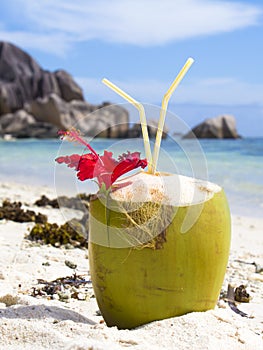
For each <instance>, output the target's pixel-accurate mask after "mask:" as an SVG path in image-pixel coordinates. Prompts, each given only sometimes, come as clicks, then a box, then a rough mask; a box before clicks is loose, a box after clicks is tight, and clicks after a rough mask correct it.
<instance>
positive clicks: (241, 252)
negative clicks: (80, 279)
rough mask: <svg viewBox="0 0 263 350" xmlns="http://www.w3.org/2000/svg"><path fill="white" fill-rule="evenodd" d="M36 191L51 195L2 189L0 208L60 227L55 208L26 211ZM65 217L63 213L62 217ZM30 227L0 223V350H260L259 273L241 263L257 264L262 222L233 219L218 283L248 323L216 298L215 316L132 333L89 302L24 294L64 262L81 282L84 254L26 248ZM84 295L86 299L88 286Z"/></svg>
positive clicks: (261, 255) (63, 272)
mask: <svg viewBox="0 0 263 350" xmlns="http://www.w3.org/2000/svg"><path fill="white" fill-rule="evenodd" d="M44 193H46V194H47V195H48V196H49V197H50V198H54V196H55V194H54V192H53V191H52V190H48V189H47V188H32V187H27V186H24V185H17V184H2V185H0V203H1V201H2V200H3V199H4V198H9V199H11V200H20V201H22V202H23V203H27V205H28V207H29V208H33V209H34V210H35V211H37V212H38V211H39V212H42V213H45V214H47V215H48V217H49V221H51V222H59V223H62V222H64V221H65V217H63V216H62V213H61V211H60V210H58V209H51V208H50V209H49V208H38V207H34V206H33V203H34V201H35V199H38V198H39V197H40V195H41V194H44ZM69 215H70V213H69V212H66V218H68V216H69ZM30 227H32V223H23V224H20V223H14V222H11V221H8V222H7V221H6V220H1V221H0V246H1V254H0V349H19V350H20V349H39V350H41V349H54V350H55V349H72V350H73V349H78V350H84V349H85V350H87V349H107V350H108V349H114V350H115V349H116V350H117V349H127V348H131V349H143V350H147V349H151V350H152V349H183V350H185V349H191V350H192V349H194V350H195V349H200V350H201V349H202V350H203V349H211V350H215V349H217V350H218V349H224V350H228V349H231V350H234V349H235V350H236V349H242V350H244V349H251V350H255V349H262V348H263V346H262V344H263V341H262V332H263V307H262V298H263V283H262V282H263V275H262V273H261V274H259V273H255V266H253V265H251V264H245V263H244V262H247V263H253V262H256V263H258V264H261V265H262V264H263V236H262V228H263V219H254V218H245V217H233V236H232V247H231V255H230V260H229V266H228V269H227V274H226V278H225V281H224V289H226V288H227V285H228V283H231V284H233V285H234V286H239V285H241V284H245V285H247V291H248V292H249V293H250V295H251V296H252V300H251V302H250V303H248V304H244V303H242V304H240V305H239V306H238V307H239V309H240V310H242V311H244V312H246V313H248V315H249V316H251V317H253V318H244V317H241V316H240V315H238V314H236V313H234V312H233V311H232V310H231V309H230V308H229V307H228V306H227V304H226V303H225V302H224V301H222V300H221V301H220V302H219V306H218V307H216V309H215V310H212V311H208V312H201V313H190V314H188V315H185V316H181V317H176V318H171V319H166V320H162V321H156V322H152V323H150V324H147V325H144V326H142V327H139V328H137V329H134V330H118V329H117V328H116V327H112V328H109V327H107V326H106V325H105V323H103V320H102V317H101V316H97V315H96V311H97V310H98V307H97V305H96V300H95V299H94V298H92V297H91V298H90V299H89V300H86V301H81V300H76V299H71V300H70V302H69V303H65V302H61V301H58V300H46V299H44V298H43V297H39V298H34V297H32V296H29V294H30V290H32V287H33V286H35V285H36V284H37V279H40V278H42V279H45V280H48V281H51V280H53V279H55V278H58V277H65V276H69V275H71V274H72V270H71V269H70V268H69V267H67V266H66V265H65V263H64V262H65V260H70V261H73V262H75V263H77V270H76V272H77V273H78V274H82V275H83V276H86V278H88V276H89V267H88V259H87V251H86V250H81V249H71V250H66V249H61V248H54V247H50V246H32V244H30V243H29V242H28V241H27V240H25V239H24V236H25V234H26V232H27V229H28V228H30ZM237 260H239V261H237ZM240 261H243V262H240ZM47 262H48V263H49V266H46V264H45V263H47ZM43 263H44V265H42V264H43ZM87 290H88V293H89V294H90V296H92V294H93V292H92V287H91V286H90V285H88V286H87Z"/></svg>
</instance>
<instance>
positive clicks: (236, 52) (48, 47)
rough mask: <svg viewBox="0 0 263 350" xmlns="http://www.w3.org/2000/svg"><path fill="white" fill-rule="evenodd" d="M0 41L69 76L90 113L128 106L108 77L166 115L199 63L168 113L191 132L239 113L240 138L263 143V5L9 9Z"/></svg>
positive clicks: (12, 4) (2, 10)
mask: <svg viewBox="0 0 263 350" xmlns="http://www.w3.org/2000/svg"><path fill="white" fill-rule="evenodd" d="M0 40H5V41H10V42H12V43H14V44H16V45H18V46H20V47H21V48H22V49H24V50H26V51H27V52H28V53H29V54H31V55H32V56H33V57H34V58H35V59H36V60H37V61H38V63H39V64H40V65H41V66H42V67H43V68H44V69H48V70H51V71H53V70H56V69H60V68H62V69H65V70H67V71H69V72H70V73H71V74H72V75H73V77H74V78H75V79H77V81H78V82H79V84H80V85H81V86H82V88H83V89H84V92H85V97H86V99H87V101H89V102H91V103H100V102H102V101H111V102H114V103H120V102H123V100H122V99H121V98H120V97H118V96H117V95H116V94H115V93H114V92H112V91H111V90H109V89H108V88H107V87H106V86H104V85H103V84H102V83H101V79H102V78H104V77H107V78H108V79H109V80H111V81H112V82H114V83H115V84H117V85H118V86H119V87H121V88H122V89H124V90H125V91H126V92H128V93H129V94H130V95H132V96H133V97H134V98H136V99H138V100H139V101H142V102H146V103H151V104H157V105H160V104H161V100H162V96H163V94H164V93H165V91H166V90H167V89H168V87H169V86H170V84H171V82H172V81H173V79H174V78H175V76H176V75H177V73H178V71H179V70H180V68H181V67H182V66H183V64H184V62H185V61H186V59H187V58H188V57H190V56H191V57H193V58H194V59H195V63H194V65H193V66H192V68H191V69H190V71H189V72H188V74H187V76H186V77H185V78H184V80H183V82H182V83H181V85H180V86H179V88H178V89H177V90H176V92H175V93H174V95H173V96H172V98H171V101H170V110H171V111H173V112H174V113H176V114H178V115H179V116H180V117H181V118H182V119H184V120H185V121H186V122H187V123H189V125H190V126H193V125H195V124H197V123H199V122H200V121H201V120H203V119H204V118H207V117H213V116H216V115H218V114H225V113H231V114H234V115H235V117H236V119H237V126H238V131H239V132H240V134H242V135H245V136H263V68H262V65H263V50H262V41H263V2H262V1H261V0H258V1H256V0H251V1H242V0H239V1H233V0H229V1H227V0H225V1H212V0H162V1H161V0H158V1H157V0H125V1H121V0H111V1H108V0H97V1H91V0H78V1H74V2H73V1H71V0H70V1H69V0H56V1H51V0H45V1H35V0H9V1H6V2H4V1H2V2H1V7H0ZM169 122H170V123H172V122H171V121H169ZM168 124H169V123H168Z"/></svg>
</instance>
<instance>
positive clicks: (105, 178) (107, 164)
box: [56, 130, 147, 189]
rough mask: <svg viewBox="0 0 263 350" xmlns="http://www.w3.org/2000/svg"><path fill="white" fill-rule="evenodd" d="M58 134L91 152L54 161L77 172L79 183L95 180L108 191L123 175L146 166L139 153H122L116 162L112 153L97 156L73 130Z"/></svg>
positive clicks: (106, 152) (145, 161) (105, 152)
mask: <svg viewBox="0 0 263 350" xmlns="http://www.w3.org/2000/svg"><path fill="white" fill-rule="evenodd" d="M59 134H60V135H62V137H68V138H69V139H71V140H73V141H77V142H79V143H81V144H83V145H84V146H86V147H87V148H88V149H89V150H90V151H91V153H86V154H83V155H81V156H80V155H78V154H72V155H71V156H62V157H58V158H57V159H56V162H58V163H59V164H61V163H65V164H67V166H68V167H70V168H74V169H75V170H76V171H77V176H78V179H79V180H81V181H84V180H87V179H93V178H97V179H98V183H99V186H102V184H103V183H104V184H105V186H106V189H108V188H110V186H111V185H112V184H113V183H114V182H115V181H116V180H117V179H118V178H119V177H120V176H122V175H123V174H126V173H127V172H129V171H131V170H133V169H136V168H139V167H141V168H143V169H144V168H145V167H146V166H147V160H146V159H140V153H139V152H133V153H131V152H127V153H124V154H122V155H121V156H119V158H118V160H116V159H114V158H113V157H112V152H108V151H104V155H102V156H99V155H98V154H97V153H96V152H95V151H94V149H93V148H92V147H91V146H90V145H89V144H88V143H87V142H86V141H85V140H83V139H82V138H81V137H80V135H79V133H78V132H77V131H75V130H71V131H65V132H64V131H60V132H59Z"/></svg>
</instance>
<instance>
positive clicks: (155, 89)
mask: <svg viewBox="0 0 263 350" xmlns="http://www.w3.org/2000/svg"><path fill="white" fill-rule="evenodd" d="M77 81H78V83H79V84H80V85H81V86H82V87H83V89H84V92H85V95H86V99H87V100H88V101H90V102H93V103H100V102H101V101H112V102H115V103H123V102H125V100H123V99H122V98H121V97H119V96H118V95H117V94H116V93H115V92H113V91H111V90H110V89H109V88H108V87H106V86H105V85H103V84H102V83H101V82H100V81H99V80H96V79H93V78H77ZM113 83H115V84H116V85H117V86H118V87H120V88H121V89H123V90H124V91H125V92H126V93H128V94H130V95H131V96H132V97H133V98H135V99H137V100H138V101H140V102H145V103H153V104H156V103H159V105H160V104H161V101H162V98H163V95H164V93H165V92H166V91H167V89H168V88H169V86H170V84H171V81H170V82H163V81H155V80H136V81H135V80H133V81H113ZM170 102H171V103H198V104H204V105H209V104H214V105H215V104H216V105H224V106H225V105H229V106H231V105H249V104H257V105H261V106H263V84H249V83H245V82H242V81H239V80H236V79H233V78H209V79H204V80H194V81H193V80H192V81H190V79H188V81H187V82H185V83H184V82H182V83H181V85H180V86H179V87H178V88H177V90H176V91H175V92H174V94H173V96H172V97H171V100H170Z"/></svg>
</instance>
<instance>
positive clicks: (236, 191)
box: [0, 138, 263, 217]
mask: <svg viewBox="0 0 263 350" xmlns="http://www.w3.org/2000/svg"><path fill="white" fill-rule="evenodd" d="M91 144H92V146H93V147H94V148H95V149H96V151H97V152H98V153H100V154H101V153H102V152H103V150H104V149H108V150H112V151H113V153H114V155H115V156H117V155H119V154H121V153H123V152H125V151H127V150H130V151H135V150H139V151H141V152H142V155H143V149H144V148H143V144H142V141H141V140H138V139H128V140H110V139H95V140H93V141H92V142H91ZM152 147H153V145H152ZM79 152H80V153H82V152H83V148H82V147H80V146H76V145H75V144H72V143H68V142H66V141H63V142H62V143H61V141H59V140H33V139H27V140H16V141H3V140H2V141H0V181H1V182H18V183H27V184H33V185H47V186H49V187H53V186H54V181H55V187H56V189H57V192H58V194H62V193H65V194H72V193H74V192H77V191H80V192H83V191H87V192H90V191H95V190H96V185H95V184H94V183H92V182H91V181H88V182H84V183H80V182H78V181H77V180H76V176H75V172H74V171H73V170H71V169H69V168H67V167H66V166H63V165H60V166H55V162H54V159H55V158H56V157H57V156H58V155H61V154H71V153H79ZM158 165H159V170H162V171H168V172H177V173H181V174H183V175H189V176H196V177H199V178H203V179H209V181H212V182H215V183H217V184H219V185H221V186H222V187H223V188H224V189H225V192H226V194H227V197H228V200H229V204H230V208H231V211H232V213H234V214H240V215H249V216H257V217H262V216H263V138H244V139H239V140H200V143H199V142H198V141H193V140H181V139H172V138H168V139H166V140H164V141H163V142H162V149H161V152H160V159H159V163H158Z"/></svg>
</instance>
